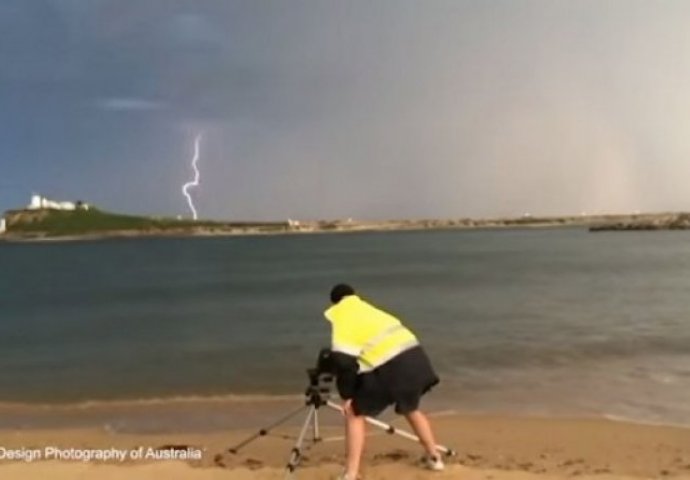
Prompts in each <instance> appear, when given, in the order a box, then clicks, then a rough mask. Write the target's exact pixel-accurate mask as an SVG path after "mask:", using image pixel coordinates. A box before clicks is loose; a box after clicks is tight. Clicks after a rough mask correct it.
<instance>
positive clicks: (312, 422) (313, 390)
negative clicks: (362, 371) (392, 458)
mask: <svg viewBox="0 0 690 480" xmlns="http://www.w3.org/2000/svg"><path fill="white" fill-rule="evenodd" d="M307 376H308V377H309V386H308V387H307V389H306V391H305V392H304V395H305V397H306V398H305V403H304V405H302V406H301V407H299V408H298V409H297V410H295V411H293V412H290V413H288V414H287V415H286V416H284V417H283V418H280V419H278V420H277V421H275V422H273V423H272V424H270V425H268V426H267V427H264V428H262V429H260V430H259V431H258V432H256V433H255V434H253V435H251V436H250V437H249V438H247V439H245V440H243V441H241V442H240V443H238V444H237V445H235V446H234V447H231V448H229V449H228V452H230V453H232V454H236V453H238V452H239V450H240V449H242V448H244V447H245V446H246V445H248V444H250V443H252V442H253V441H254V440H256V439H257V438H260V437H263V436H266V435H268V434H269V433H270V432H271V431H272V430H273V429H274V428H276V427H278V426H279V425H282V424H284V423H286V422H287V421H288V420H290V419H292V418H293V417H295V416H296V415H298V414H299V413H300V412H304V411H306V414H307V416H306V418H305V419H304V423H303V424H302V428H301V429H300V430H299V434H298V436H297V440H296V442H295V445H294V447H292V450H291V451H290V459H289V461H288V464H287V466H286V479H291V478H293V477H292V474H293V473H294V472H295V469H296V468H297V466H298V465H299V463H300V460H301V459H302V453H303V444H304V441H305V439H306V437H307V432H308V431H309V430H311V431H312V438H311V445H315V444H316V443H318V442H320V441H322V438H321V433H320V429H319V410H320V408H321V407H324V406H325V407H328V408H330V409H332V410H335V411H338V412H340V413H344V412H343V408H342V407H341V406H340V405H338V404H336V403H335V402H333V401H331V400H330V399H329V398H330V396H331V390H332V388H333V383H334V380H335V378H336V364H335V361H334V360H333V353H332V352H331V350H330V349H329V348H322V349H321V350H320V351H319V356H318V357H317V359H316V367H315V368H308V369H307ZM365 420H366V422H367V423H370V424H372V425H374V426H376V427H378V428H380V429H382V430H384V431H385V432H386V433H389V434H391V435H393V434H395V435H400V436H401V437H404V438H407V439H408V440H412V441H415V442H419V438H417V436H415V435H412V434H411V433H408V432H406V431H404V430H400V429H398V428H396V427H394V426H392V425H389V424H387V423H384V422H381V421H379V420H376V419H374V418H370V417H365ZM436 448H437V449H438V451H439V452H440V453H443V454H445V455H455V452H454V451H453V450H451V449H449V448H448V447H444V446H443V445H438V446H437V447H436Z"/></svg>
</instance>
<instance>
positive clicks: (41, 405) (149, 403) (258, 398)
mask: <svg viewBox="0 0 690 480" xmlns="http://www.w3.org/2000/svg"><path fill="white" fill-rule="evenodd" d="M303 398H304V396H303V395H294V394H290V395H284V394H283V395H280V394H277V395H271V394H223V395H184V396H172V397H149V398H134V399H112V400H109V399H94V400H82V401H77V402H68V403H47V402H35V403H34V402H0V410H16V409H23V410H51V411H58V410H91V409H119V408H123V409H126V408H131V407H160V406H167V405H180V406H185V405H196V404H226V403H229V404H232V403H257V402H258V403H275V402H288V401H295V400H302V399H303Z"/></svg>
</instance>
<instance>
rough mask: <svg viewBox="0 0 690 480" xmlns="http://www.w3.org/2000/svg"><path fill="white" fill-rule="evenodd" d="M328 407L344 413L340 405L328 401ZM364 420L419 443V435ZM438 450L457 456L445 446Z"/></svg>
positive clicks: (386, 424) (375, 421) (382, 423)
mask: <svg viewBox="0 0 690 480" xmlns="http://www.w3.org/2000/svg"><path fill="white" fill-rule="evenodd" d="M327 405H328V406H329V407H330V408H332V409H333V410H337V411H339V412H341V413H342V411H343V408H342V407H341V406H340V405H338V404H337V403H333V402H331V401H328V403H327ZM364 420H365V421H366V422H367V423H369V424H371V425H374V426H375V427H378V428H380V429H382V430H385V431H386V432H387V433H389V434H391V435H399V436H401V437H403V438H407V439H408V440H412V441H415V442H419V437H417V435H413V434H411V433H409V432H406V431H405V430H401V429H399V428H395V427H394V426H393V425H390V424H388V423H384V422H382V421H380V420H376V419H375V418H371V417H364ZM436 450H438V451H439V452H441V453H442V454H444V455H446V456H448V457H451V456H453V455H455V453H456V452H455V450H452V449H450V448H448V447H444V446H443V445H436Z"/></svg>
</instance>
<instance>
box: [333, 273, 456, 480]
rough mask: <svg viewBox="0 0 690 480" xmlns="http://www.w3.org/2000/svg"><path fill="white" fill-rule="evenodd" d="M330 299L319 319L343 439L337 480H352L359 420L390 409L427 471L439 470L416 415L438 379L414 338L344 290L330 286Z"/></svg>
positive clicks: (426, 427)
mask: <svg viewBox="0 0 690 480" xmlns="http://www.w3.org/2000/svg"><path fill="white" fill-rule="evenodd" d="M330 297H331V303H332V305H331V307H330V308H328V309H327V310H326V311H325V313H324V315H325V316H326V319H328V321H329V322H330V323H331V326H332V343H331V350H332V352H333V353H332V359H333V362H334V364H335V367H336V376H337V385H338V392H339V393H340V396H341V397H342V398H343V400H344V403H343V412H344V415H345V418H346V434H347V435H346V437H347V463H346V468H345V473H344V474H343V476H342V477H341V480H356V479H357V474H358V472H359V466H360V460H361V457H362V452H363V450H364V439H365V435H366V422H365V420H364V417H365V416H370V417H373V416H376V415H378V414H380V413H381V412H382V411H383V410H385V409H386V408H387V407H388V406H389V405H393V404H394V405H395V411H396V413H398V414H400V415H404V416H405V418H406V419H407V421H408V422H409V424H410V426H411V427H412V429H413V430H414V431H415V433H416V434H417V436H418V437H419V439H420V441H421V443H422V445H423V446H424V449H425V450H426V453H427V456H426V457H425V465H426V466H427V468H430V469H431V470H439V471H440V470H443V468H444V465H443V461H442V460H441V457H440V455H439V453H438V452H437V450H436V441H435V439H434V435H433V432H432V430H431V425H430V424H429V420H428V419H427V417H426V415H424V413H422V412H421V411H420V410H419V402H420V399H421V397H422V395H424V394H425V393H426V392H428V391H429V390H430V389H431V388H432V387H433V386H435V385H436V384H438V382H439V379H438V377H437V376H436V373H434V370H433V368H432V366H431V362H430V361H429V358H428V357H427V356H426V353H425V352H424V350H423V349H422V347H421V346H420V344H419V342H418V340H417V338H416V337H415V335H414V334H413V333H412V332H411V331H410V330H409V329H407V328H406V327H405V326H404V325H402V323H401V322H400V320H398V319H397V318H395V317H394V316H393V315H391V314H389V313H386V312H384V311H382V310H380V309H378V308H376V307H374V306H372V305H370V304H369V303H367V302H365V301H364V300H362V299H361V298H359V297H358V296H357V295H356V294H355V291H354V289H353V288H352V287H351V286H349V285H346V284H339V285H336V286H335V287H333V289H332V290H331V294H330Z"/></svg>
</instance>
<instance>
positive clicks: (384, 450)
mask: <svg viewBox="0 0 690 480" xmlns="http://www.w3.org/2000/svg"><path fill="white" fill-rule="evenodd" d="M434 423H435V425H436V429H437V432H438V436H439V439H440V440H441V441H443V443H446V444H448V445H450V446H452V447H453V448H455V449H457V450H458V452H459V453H458V456H457V457H455V458H453V459H450V460H449V462H448V468H447V471H445V472H443V473H435V472H426V471H424V470H422V469H420V468H419V466H418V459H419V457H420V455H421V451H420V450H419V448H418V446H417V445H415V444H413V443H411V442H409V441H407V440H404V439H401V438H399V437H397V436H390V435H386V434H383V433H382V432H380V431H379V430H376V429H370V438H369V440H368V442H369V443H368V445H367V454H366V461H365V465H366V468H365V470H364V472H363V478H365V479H367V480H383V479H401V480H402V479H410V480H415V479H420V480H423V479H439V480H440V479H466V480H474V479H477V480H478V479H483V480H489V479H491V480H532V479H535V480H536V479H542V480H548V479H566V478H568V479H571V478H581V479H589V478H592V479H594V478H596V479H599V480H607V479H609V480H614V479H617V480H623V479H640V478H655V479H656V478H659V479H661V478H677V479H690V429H684V428H675V427H663V426H647V425H638V424H630V423H623V422H614V421H609V420H603V419H553V418H549V419H547V418H532V417H508V416H505V417H499V416H466V415H465V416H463V415H452V416H439V417H435V418H434ZM248 433H251V432H249V431H232V432H220V433H212V434H183V433H179V434H166V435H161V434H156V435H133V434H132V435H127V434H113V433H108V432H105V431H94V430H51V431H36V430H26V431H24V430H13V431H2V432H0V447H4V448H14V449H17V448H21V447H24V448H32V447H33V448H38V449H41V448H44V447H45V446H59V447H61V448H67V447H74V448H122V449H128V448H129V449H134V448H137V447H139V446H145V447H154V448H158V447H170V446H175V447H177V448H182V447H189V448H190V449H197V450H199V451H200V452H202V458H201V460H198V461H196V460H192V461H177V460H165V461H164V460H161V461H133V460H127V461H125V462H124V463H119V462H111V463H106V464H104V463H102V462H90V463H87V462H69V461H44V460H42V461H34V462H17V461H2V460H0V478H2V479H10V480H39V479H40V480H44V479H51V480H68V479H69V480H72V479H78V480H91V479H93V480H96V479H98V480H109V479H112V480H115V479H127V480H153V479H155V480H160V479H165V480H177V479H180V480H182V479H184V480H197V479H198V480H215V479H237V480H245V479H246V480H249V479H256V480H272V479H282V478H284V470H283V466H284V464H285V462H286V460H287V456H288V454H289V451H290V448H291V446H292V444H293V442H294V435H295V433H296V431H295V429H294V428H287V429H282V430H278V431H276V432H273V433H271V434H270V435H269V436H267V437H263V438H261V439H259V440H258V441H256V442H255V443H253V444H251V445H250V446H248V447H246V449H245V450H242V451H241V452H240V453H239V454H237V455H233V454H230V453H228V452H227V448H228V447H229V446H231V445H233V444H234V443H235V442H237V441H238V440H239V439H241V438H243V437H244V436H245V435H246V434H248ZM322 433H323V436H324V438H325V441H323V442H321V443H318V444H316V445H313V446H310V448H308V449H307V451H306V452H305V456H306V458H305V459H304V462H303V466H302V467H301V468H299V469H298V472H297V476H296V478H298V479H303V480H326V479H330V478H333V477H334V476H335V475H337V473H338V472H339V471H340V468H341V467H340V465H341V462H342V460H343V455H342V453H343V444H342V440H341V438H340V436H341V434H342V432H341V429H340V428H338V427H334V426H331V427H327V428H324V429H323V432H322Z"/></svg>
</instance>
